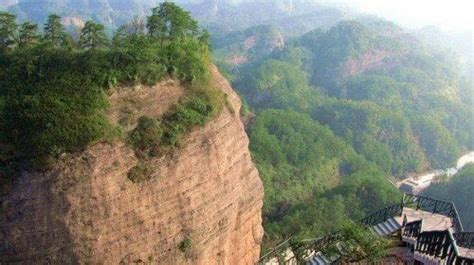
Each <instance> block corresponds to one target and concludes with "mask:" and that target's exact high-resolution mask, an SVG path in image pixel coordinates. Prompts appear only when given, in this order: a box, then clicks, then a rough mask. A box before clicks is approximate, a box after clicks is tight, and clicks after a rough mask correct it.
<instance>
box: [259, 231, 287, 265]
mask: <svg viewBox="0 0 474 265" xmlns="http://www.w3.org/2000/svg"><path fill="white" fill-rule="evenodd" d="M292 238H293V237H289V238H288V239H286V240H285V241H283V242H282V243H280V244H278V245H277V246H276V247H274V248H272V250H270V251H269V252H267V253H266V254H265V255H263V256H262V257H260V259H258V261H257V264H263V263H265V262H266V261H267V259H268V258H270V257H272V258H273V257H274V256H273V254H275V253H277V252H280V251H281V248H283V247H285V249H286V248H288V247H289V242H290V240H291V239H292Z"/></svg>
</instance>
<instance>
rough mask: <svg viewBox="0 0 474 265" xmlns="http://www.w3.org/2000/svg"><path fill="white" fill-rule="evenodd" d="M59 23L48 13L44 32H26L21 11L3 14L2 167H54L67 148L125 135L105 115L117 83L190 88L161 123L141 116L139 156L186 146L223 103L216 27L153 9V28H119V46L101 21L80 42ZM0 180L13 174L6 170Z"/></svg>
mask: <svg viewBox="0 0 474 265" xmlns="http://www.w3.org/2000/svg"><path fill="white" fill-rule="evenodd" d="M60 20H61V18H60V17H59V16H57V15H54V14H53V15H50V16H49V18H48V21H47V23H46V24H45V27H44V30H43V32H44V34H43V35H42V36H38V33H37V26H36V25H34V24H31V23H24V24H22V25H21V27H20V28H18V27H17V26H16V22H15V17H14V16H13V15H10V14H8V13H1V14H0V42H1V43H0V45H2V50H1V53H0V126H1V128H2V130H1V134H0V144H1V145H2V146H3V145H5V146H8V147H10V148H12V149H13V150H14V152H12V153H11V154H9V156H8V157H5V158H4V157H3V156H2V164H5V166H2V171H7V170H6V169H7V168H11V167H10V166H9V165H10V164H11V163H12V161H23V162H30V163H24V164H28V165H29V166H30V167H31V168H33V169H47V168H48V167H49V166H50V165H51V164H52V163H53V162H54V158H55V157H57V156H58V155H60V154H62V153H64V152H75V151H80V150H82V149H83V148H85V147H86V146H88V145H89V144H91V143H94V142H97V141H101V140H104V139H110V138H111V137H117V136H121V135H122V131H123V130H122V129H121V128H117V127H114V126H113V125H112V124H110V123H109V122H108V120H107V119H106V117H105V116H104V112H105V110H106V109H107V107H108V99H107V96H106V92H107V91H109V90H110V89H111V88H113V87H115V86H117V85H119V84H122V85H134V84H139V83H144V84H148V85H153V84H155V83H156V82H158V81H160V80H161V79H162V78H163V77H165V76H171V77H173V78H176V79H179V80H181V81H182V82H183V83H184V84H186V86H187V92H186V95H185V97H184V99H183V100H182V101H181V102H180V103H179V104H178V105H177V106H176V107H175V108H174V109H173V110H171V111H170V112H169V113H167V114H166V115H165V116H164V117H163V118H162V119H161V120H158V119H153V118H147V117H142V118H141V119H140V120H139V122H138V126H137V128H136V129H135V130H133V131H132V132H131V133H130V135H129V137H130V139H129V142H130V143H131V144H132V145H133V146H134V147H135V149H136V150H137V152H140V154H152V155H158V154H162V153H163V152H164V151H167V150H170V149H171V148H172V147H175V146H178V144H179V142H180V140H181V139H182V138H183V137H184V136H185V134H186V133H187V132H189V131H190V130H191V129H192V128H193V127H194V126H200V125H204V124H205V123H206V122H207V121H208V120H209V119H210V118H211V117H212V116H213V115H214V114H216V113H217V112H218V111H219V110H220V109H221V106H222V105H223V102H224V97H223V95H222V94H221V93H219V92H218V91H217V90H215V89H213V88H211V87H210V82H209V80H210V72H209V69H208V66H209V64H210V54H209V47H208V37H209V36H208V33H207V32H205V31H201V30H200V29H199V26H198V25H197V23H196V22H195V21H194V20H193V19H192V18H191V16H190V14H189V13H188V12H186V11H184V10H183V9H181V8H180V7H178V6H176V5H175V4H173V3H168V2H165V3H162V4H161V5H160V6H159V7H157V8H155V9H153V15H152V16H151V17H149V21H148V23H147V26H148V27H149V28H153V31H152V32H149V33H148V34H145V33H144V32H143V31H140V30H135V31H127V30H125V31H118V32H117V33H116V34H115V36H114V38H113V41H112V42H110V41H109V39H108V38H107V36H106V35H105V32H104V27H103V26H102V25H100V24H97V23H95V22H92V21H88V22H87V23H86V24H85V26H84V28H83V29H82V30H81V34H80V37H79V40H78V42H77V43H76V42H74V41H73V38H72V37H71V36H69V35H68V34H67V33H66V30H65V28H64V27H63V26H62V25H61V22H60ZM16 36H19V38H16ZM7 128H8V129H7ZM4 169H5V170H4ZM146 171H147V170H145V169H144V168H143V167H140V166H138V167H136V168H135V169H134V170H131V172H130V174H129V178H130V179H131V180H132V181H138V180H141V179H143V178H146V176H147V175H148V174H147V172H146ZM0 178H1V179H2V182H3V181H4V180H5V179H7V178H9V177H8V176H7V174H5V173H4V172H2V174H1V176H0Z"/></svg>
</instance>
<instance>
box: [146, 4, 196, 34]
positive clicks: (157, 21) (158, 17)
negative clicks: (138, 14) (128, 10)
mask: <svg viewBox="0 0 474 265" xmlns="http://www.w3.org/2000/svg"><path fill="white" fill-rule="evenodd" d="M147 29H148V33H149V34H150V36H152V37H154V38H158V39H160V40H161V43H163V41H164V39H166V38H169V39H171V40H174V39H178V38H183V37H196V36H197V35H198V33H199V26H198V23H197V22H196V21H195V20H194V19H193V18H192V17H191V15H190V13H189V12H187V11H185V10H184V9H182V8H181V7H179V6H177V5H176V4H174V3H170V2H164V3H161V4H160V5H159V6H158V7H155V8H153V9H152V15H151V16H149V17H148V20H147Z"/></svg>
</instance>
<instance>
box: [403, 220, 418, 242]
mask: <svg viewBox="0 0 474 265" xmlns="http://www.w3.org/2000/svg"><path fill="white" fill-rule="evenodd" d="M422 230H423V220H418V221H413V222H410V223H408V224H406V225H405V227H404V229H403V234H402V235H403V236H405V237H411V238H418V236H419V235H420V234H421V231H422Z"/></svg>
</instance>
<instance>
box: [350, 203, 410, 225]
mask: <svg viewBox="0 0 474 265" xmlns="http://www.w3.org/2000/svg"><path fill="white" fill-rule="evenodd" d="M402 212H403V207H402V206H401V205H400V204H394V205H391V206H388V207H385V208H383V209H382V210H379V211H377V212H374V213H372V214H370V215H368V216H366V217H365V218H363V219H362V220H360V221H359V223H361V224H363V225H365V226H373V225H376V224H379V223H383V222H385V221H387V220H388V219H390V218H392V217H395V216H402Z"/></svg>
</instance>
